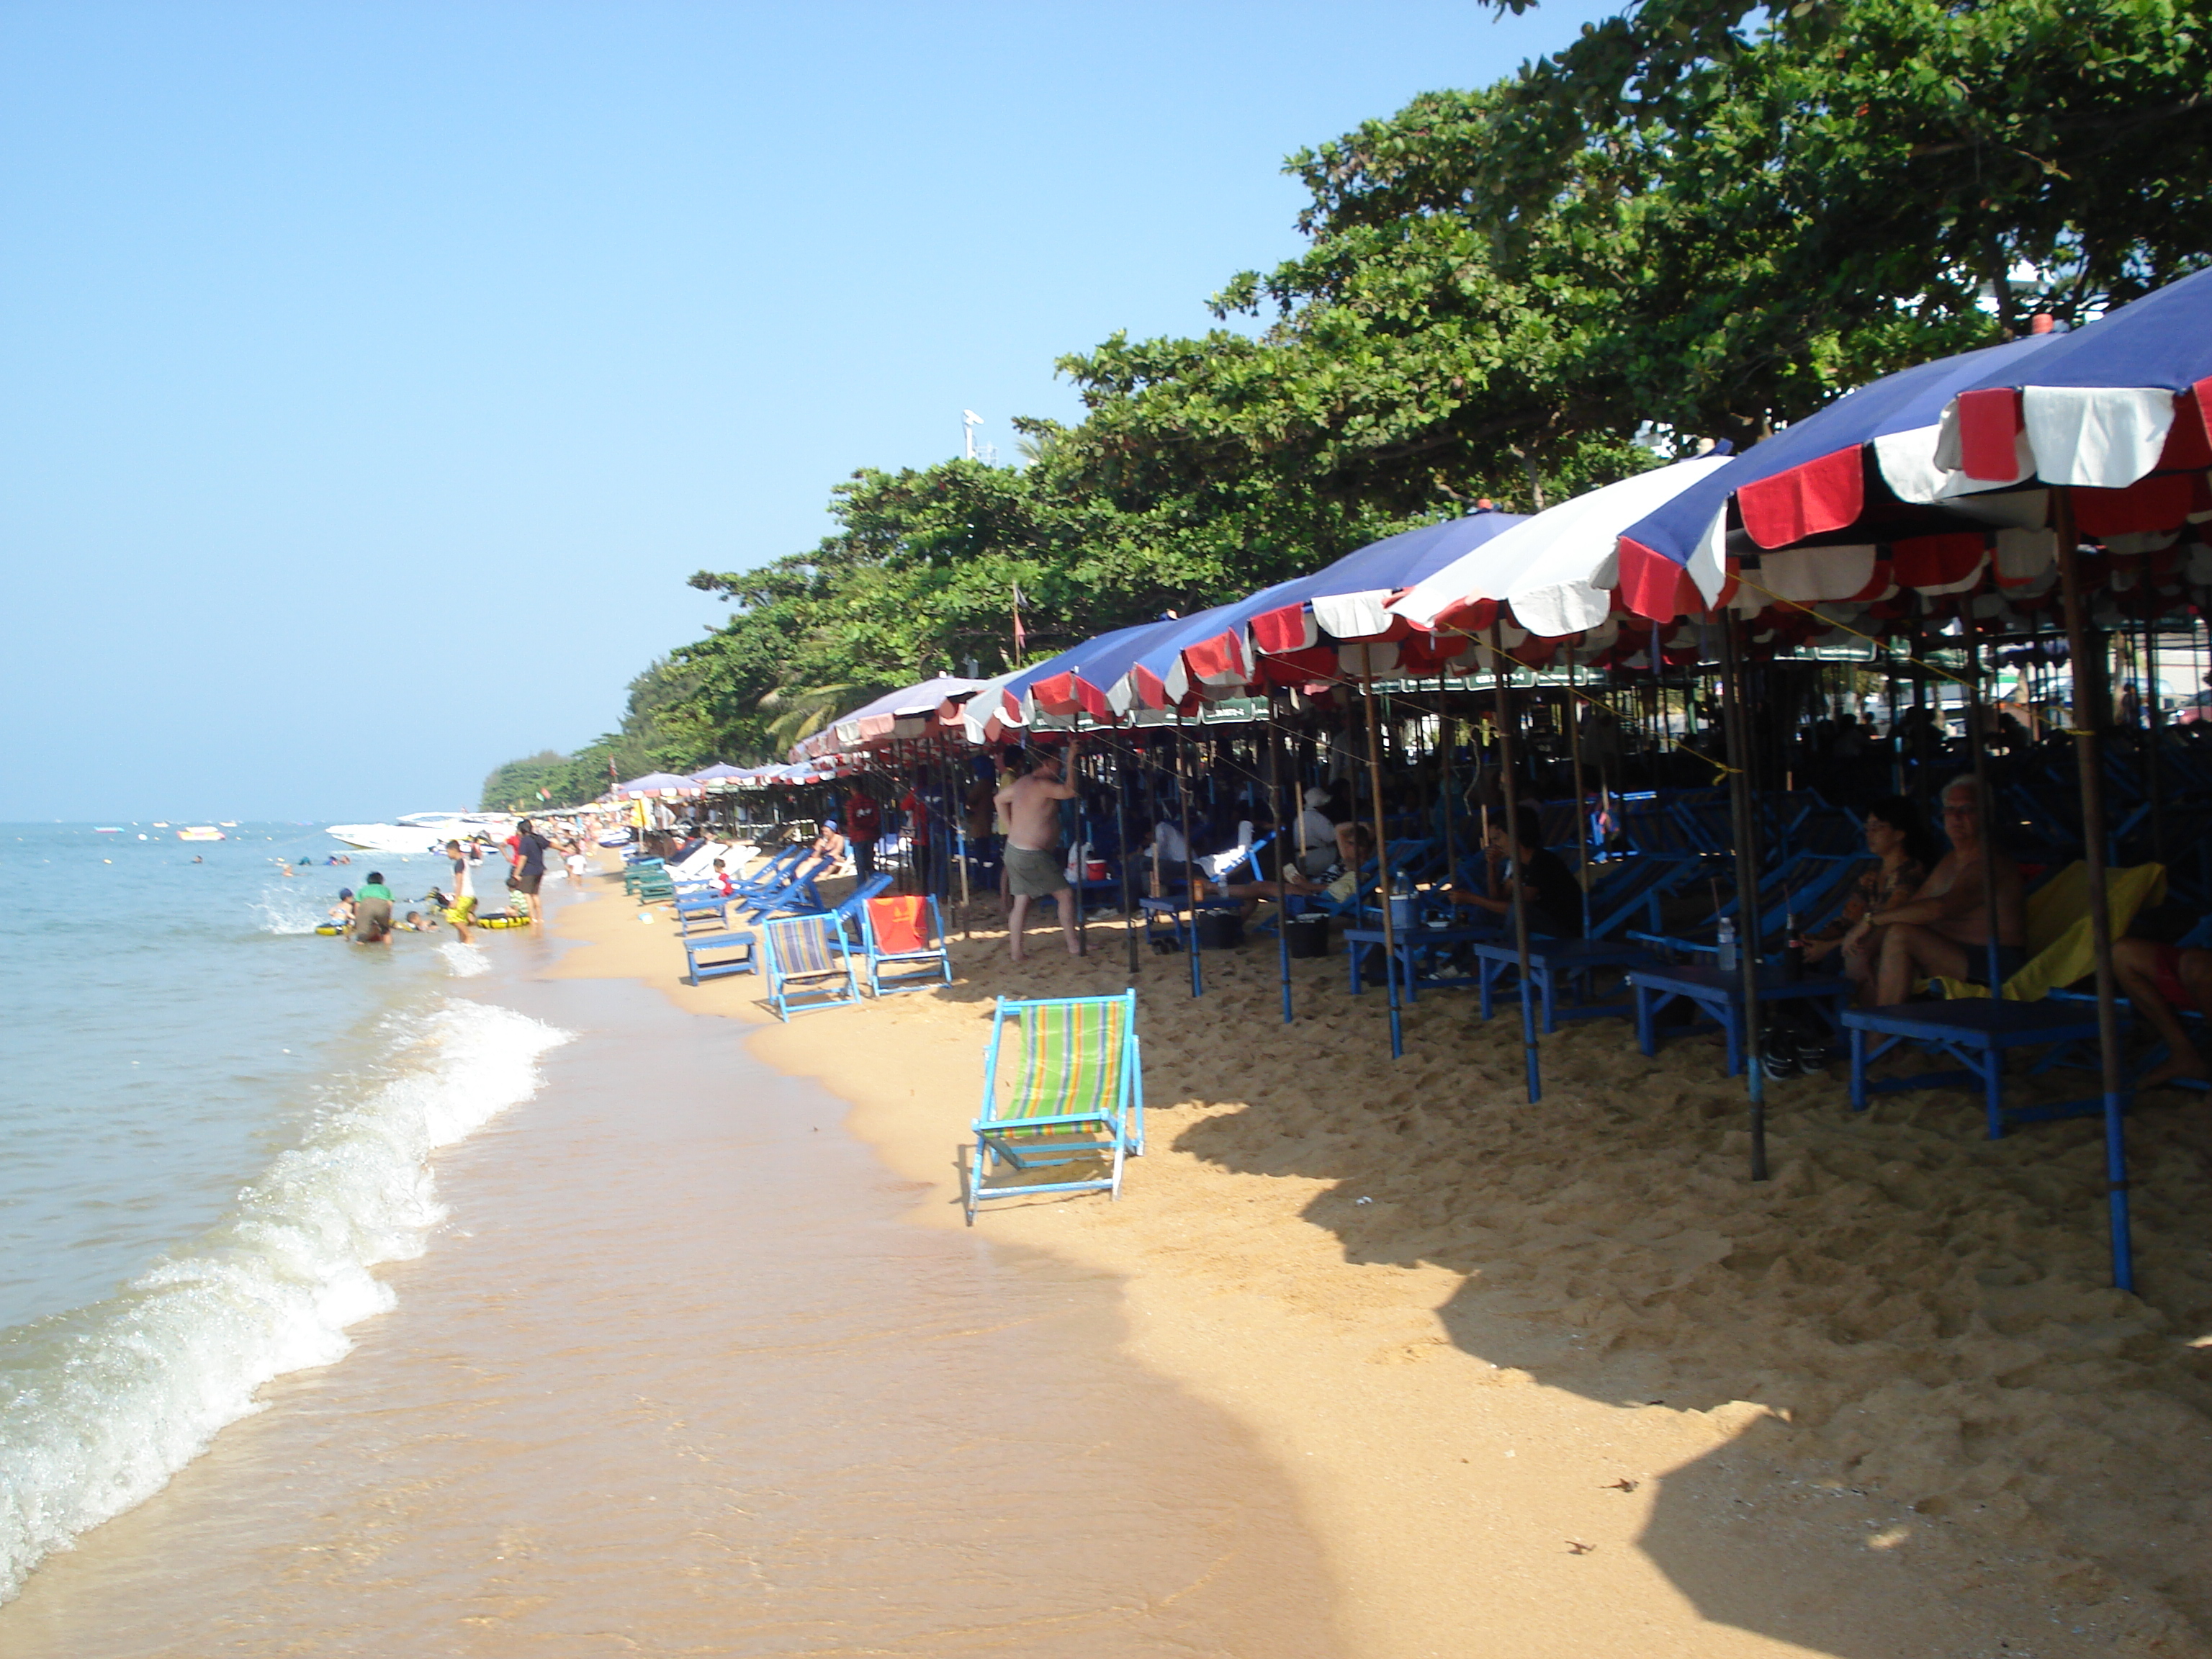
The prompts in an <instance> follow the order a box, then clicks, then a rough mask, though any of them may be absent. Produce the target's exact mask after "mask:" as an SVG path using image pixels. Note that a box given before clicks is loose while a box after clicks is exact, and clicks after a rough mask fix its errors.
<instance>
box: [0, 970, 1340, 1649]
mask: <svg viewBox="0 0 2212 1659" xmlns="http://www.w3.org/2000/svg"><path fill="white" fill-rule="evenodd" d="M659 942H660V943H661V944H662V945H663V948H666V941H665V939H662V940H661V941H659ZM507 946H512V947H513V948H502V947H507ZM490 948H492V949H493V951H494V953H495V957H499V958H501V959H502V961H503V965H504V966H505V967H506V968H507V969H510V970H512V969H515V968H520V967H521V966H523V965H525V964H526V963H530V962H532V960H533V959H534V960H536V961H538V963H540V964H541V965H542V963H544V961H545V960H546V959H548V957H550V951H548V949H547V947H546V945H545V944H544V942H540V941H522V940H500V941H496V942H495V945H493V946H492V947H490ZM483 987H489V989H485V988H483ZM467 988H468V990H469V992H470V993H471V994H483V995H487V996H489V997H490V998H492V999H493V1000H498V1001H501V1002H503V1003H506V1004H507V1005H508V1006H513V1007H516V1008H520V1009H521V1010H522V1011H523V1012H527V1013H530V1014H532V1015H535V1016H537V1017H538V1018H544V1019H546V1020H548V1021H550V1022H551V1023H553V1024H557V1025H560V1026H562V1027H563V1028H565V1029H567V1030H572V1031H574V1032H576V1033H578V1034H579V1040H578V1041H576V1042H573V1043H571V1044H569V1045H568V1046H566V1047H564V1048H561V1049H558V1050H556V1051H555V1052H554V1054H552V1055H551V1056H550V1057H549V1060H548V1062H547V1065H546V1082H545V1085H544V1088H543V1090H542V1091H540V1093H539V1094H538V1096H537V1097H535V1098H533V1099H532V1100H531V1101H529V1102H528V1103H526V1104H524V1105H523V1106H521V1107H520V1108H518V1109H515V1110H514V1111H513V1112H512V1113H510V1114H508V1115H507V1117H505V1118H504V1119H502V1120H501V1121H498V1122H497V1123H495V1125H494V1126H492V1127H490V1128H489V1129H487V1130H485V1131H483V1132H482V1133H479V1134H478V1135H477V1137H475V1138H474V1139H471V1140H470V1141H468V1142H467V1143H465V1145H463V1146H459V1147H457V1148H455V1149H453V1150H452V1151H451V1152H448V1153H447V1154H446V1155H445V1156H443V1157H442V1158H441V1159H440V1161H439V1165H438V1172H437V1174H438V1182H439V1187H440V1194H441V1199H442V1200H443V1201H444V1203H445V1204H446V1205H447V1207H448V1208H449V1210H450V1212H451V1220H450V1223H449V1224H448V1225H447V1228H446V1229H445V1230H443V1231H441V1233H440V1234H439V1235H438V1236H437V1237H436V1238H435V1240H434V1242H433V1243H432V1246H431V1249H430V1250H429V1252H428V1255H425V1256H424V1257H422V1259H420V1260H418V1261H413V1262H410V1263H406V1264H402V1265H400V1266H398V1267H395V1268H392V1269H389V1270H386V1271H387V1273H388V1276H389V1277H390V1279H392V1283H393V1285H394V1286H395V1288H396V1290H397V1291H398V1309H397V1310H396V1311H395V1312H393V1313H392V1314H390V1315H387V1316H383V1317H381V1318H379V1319H376V1320H373V1321H370V1322H367V1323H365V1324H364V1325H362V1326H361V1327H358V1328H356V1333H355V1334H356V1339H357V1342H358V1346H357V1347H356V1352H354V1353H353V1354H351V1355H350V1356H349V1358H346V1359H345V1360H344V1361H343V1362H342V1363H340V1364H337V1365H335V1366H332V1367H331V1368H329V1369H327V1370H320V1371H316V1372H310V1373H302V1374H300V1375H297V1376H292V1377H289V1378H286V1379H283V1380H282V1381H280V1382H279V1383H277V1384H276V1385H274V1386H272V1387H271V1388H270V1389H268V1390H266V1391H265V1399H266V1401H267V1409H266V1410H265V1411H264V1412H263V1413H261V1414H260V1415H258V1416H257V1417H254V1418H252V1419H247V1420H246V1421H244V1422H241V1423H239V1424H236V1425H233V1426H232V1427H231V1428H229V1429H228V1430H226V1431H224V1432H223V1433H222V1435H221V1436H220V1437H218V1439H217V1441H216V1444H215V1446H214V1448H213V1449H211V1450H210V1452H209V1453H208V1454H207V1455H204V1456H203V1457H202V1458H200V1459H199V1460H198V1461H197V1462H195V1463H193V1464H191V1466H189V1467H188V1468H185V1470H184V1471H183V1472H182V1473H181V1474H179V1476H178V1477H177V1478H176V1479H175V1480H173V1482H172V1483H171V1485H170V1486H169V1487H168V1488H167V1490H166V1491H165V1492H161V1494H159V1495H158V1496H157V1497H155V1498H154V1499H152V1500H151V1501H150V1502H149V1503H147V1504H144V1505H143V1506H142V1507H141V1508H139V1509H137V1510H134V1511H132V1512H131V1513H130V1514H127V1515H125V1516H122V1517H120V1518H118V1520H116V1521H114V1522H110V1523H108V1524H107V1525H106V1526H104V1527H101V1528H97V1529H95V1530H94V1532H93V1533H91V1534H87V1535H86V1537H85V1538H84V1539H83V1540H82V1541H81V1544H80V1547H78V1548H77V1549H76V1550H74V1551H71V1552H68V1553H63V1554H59V1555H56V1556H53V1557H51V1558H49V1559H48V1560H47V1561H46V1563H45V1564H44V1565H42V1566H41V1567H40V1569H39V1570H38V1571H37V1572H36V1573H34V1574H33V1577H32V1579H31V1581H30V1583H29V1584H28V1586H27V1589H26V1590H25V1592H24V1594H23V1595H22V1596H21V1598H20V1599H19V1600H18V1601H16V1602H15V1603H14V1604H13V1605H11V1606H9V1607H6V1608H4V1609H0V1651H4V1652H5V1653H6V1654H8V1655H9V1656H10V1659H122V1656H155V1655H174V1656H195V1659H197V1656H217V1655H222V1656H231V1655H238V1656H246V1655H252V1656H262V1655H270V1656H274V1655H294V1654H302V1655H318V1656H320V1655H338V1654H362V1655H417V1654H421V1655H428V1654H441V1655H442V1654H461V1655H508V1654H517V1655H520V1654H529V1655H533V1656H534V1655H551V1656H567V1655H579V1656H581V1655H602V1654H615V1653H625V1654H653V1655H661V1654H666V1655H676V1654H730V1655H753V1654H762V1655H766V1654H776V1655H784V1654H792V1655H802V1654H839V1655H843V1654H859V1653H868V1654H893V1655H969V1654H975V1655H981V1654H996V1653H1007V1654H1024V1655H1027V1654H1035V1655H1053V1656H1060V1655H1066V1656H1070V1659H1089V1656H1099V1659H1107V1656H1145V1655H1160V1656H1167V1655H1176V1656H1184V1655H1253V1656H1277V1655H1280V1656H1314V1659H1325V1656H1332V1655H1334V1654H1337V1653H1339V1652H1340V1648H1339V1647H1338V1645H1337V1644H1336V1643H1335V1640H1334V1635H1333V1632H1332V1625H1331V1621H1330V1618H1329V1601H1330V1581H1329V1574H1328V1569H1327V1567H1326V1565H1325V1564H1324V1562H1323V1561H1322V1557H1321V1553H1320V1552H1319V1550H1318V1549H1317V1547H1316V1545H1315V1543H1314V1542H1313V1541H1312V1539H1311V1538H1310V1535H1309V1534H1308V1533H1307V1531H1306V1529H1305V1528H1304V1525H1303V1523H1302V1522H1301V1519H1300V1516H1299V1510H1298V1499H1297V1494H1296V1492H1295V1490H1294V1488H1293V1486H1291V1482H1289V1481H1288V1480H1286V1479H1285V1478H1284V1477H1283V1476H1282V1475H1281V1474H1279V1473H1278V1472H1277V1471H1276V1470H1275V1469H1274V1468H1273V1466H1272V1465H1271V1463H1270V1462H1269V1461H1268V1459H1267V1457H1266V1456H1265V1455H1262V1453H1261V1450H1260V1449H1259V1448H1258V1447H1257V1446H1256V1445H1255V1443H1254V1440H1253V1438H1252V1437H1251V1436H1250V1435H1249V1433H1248V1432H1247V1431H1245V1430H1244V1429H1243V1427H1242V1426H1241V1425H1238V1424H1237V1422H1236V1421H1235V1420H1234V1419H1232V1418H1231V1416H1229V1415H1228V1414H1227V1413H1224V1412H1223V1411H1221V1410H1220V1409H1218V1407H1214V1406H1212V1405H1210V1404H1208V1403H1206V1402H1204V1401H1200V1400H1197V1399H1195V1398H1194V1397H1193V1396H1192V1395H1189V1394H1188V1393H1187V1392H1185V1391H1183V1390H1182V1389H1179V1388H1178V1387H1176V1385H1175V1384H1173V1383H1170V1382H1169V1381H1166V1380H1164V1379H1163V1378H1162V1377H1160V1376H1158V1375H1156V1374H1154V1373H1152V1372H1150V1371H1148V1370H1146V1369H1144V1368H1143V1367H1142V1366H1141V1365H1139V1364H1138V1363H1136V1362H1135V1361H1134V1360H1133V1359H1132V1358H1130V1357H1129V1356H1128V1354H1127V1341H1126V1336H1127V1333H1126V1328H1125V1322H1124V1316H1123V1312H1122V1308H1121V1296H1120V1293H1119V1289H1118V1285H1117V1283H1116V1281H1115V1278H1114V1276H1113V1275H1112V1274H1111V1273H1107V1272H1103V1271H1102V1270H1100V1269H1098V1268H1096V1267H1088V1266H1085V1265H1082V1264H1079V1263H1073V1262H1070V1261H1066V1259H1064V1258H1059V1257H1054V1256H1049V1255H1045V1254H1043V1253H1041V1252H1038V1251H1036V1250H1033V1249H1025V1248H1024V1247H1022V1246H1020V1245H1018V1244H1014V1243H1007V1242H1005V1241H1001V1240H999V1239H996V1238H994V1237H988V1236H986V1235H966V1236H963V1235H960V1234H955V1233H947V1232H944V1231H927V1230H922V1229H917V1228H915V1227H913V1226H911V1225H906V1223H905V1222H904V1220H903V1219H902V1217H903V1215H904V1214H905V1212H907V1211H908V1209H909V1207H910V1206H911V1205H912V1202H913V1200H914V1196H915V1192H914V1183H913V1182H910V1181H908V1180H905V1179H902V1178H901V1177H900V1176H896V1174H894V1173H892V1172H891V1171H890V1170H887V1169H886V1168H885V1167H884V1165H883V1164H881V1163H880V1162H879V1161H878V1159H877V1158H875V1157H873V1156H872V1154H871V1153H870V1152H868V1151H866V1149H865V1148H863V1147H862V1146H860V1145H859V1144H857V1143H856V1142H855V1141H854V1139H852V1138H851V1137H850V1136H849V1135H848V1133H845V1132H844V1130H843V1128H842V1119H843V1117H844V1116H845V1109H844V1107H843V1106H842V1103H839V1102H836V1101H835V1100H833V1099H831V1098H830V1097H828V1096H827V1095H825V1094H824V1093H823V1091H821V1090H819V1089H818V1088H817V1087H816V1086H814V1085H811V1084H807V1083H804V1082H800V1081H797V1080H793V1079H787V1078H784V1077H781V1076H779V1075H777V1074H776V1073H773V1072H771V1071H769V1069H768V1068H767V1067H765V1066H763V1065H762V1064H761V1063H760V1062H759V1061H758V1060H756V1059H754V1058H752V1057H750V1055H749V1054H747V1053H746V1051H745V1048H744V1039H745V1037H746V1036H747V1035H748V1031H747V1029H746V1028H745V1027H744V1026H743V1025H740V1024H734V1023H732V1022H729V1021H726V1020H720V1019H710V1018H698V1017H696V1016H694V1015H690V1014H687V1013H684V1012H678V1010H677V1009H675V1008H674V1007H671V1006H670V1005H669V1004H668V1002H667V1001H666V1000H664V999H663V998H662V997H660V996H659V995H658V994H654V993H652V992H649V991H647V990H646V989H644V988H643V987H639V986H635V985H631V984H623V983H618V982H594V981H589V980H583V979H575V978H569V979H563V980H556V981H535V982H524V981H521V980H520V977H519V976H514V975H511V973H510V972H503V973H500V974H495V975H494V976H493V977H491V978H489V979H480V980H477V981H469V982H468V987H467Z"/></svg>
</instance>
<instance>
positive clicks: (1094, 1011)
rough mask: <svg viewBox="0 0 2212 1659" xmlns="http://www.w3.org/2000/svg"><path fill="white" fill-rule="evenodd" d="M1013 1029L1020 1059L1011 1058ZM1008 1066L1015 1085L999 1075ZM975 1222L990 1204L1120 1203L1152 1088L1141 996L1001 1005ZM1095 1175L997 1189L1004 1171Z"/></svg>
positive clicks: (986, 1057) (977, 1171) (973, 1171)
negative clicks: (1043, 1196)
mask: <svg viewBox="0 0 2212 1659" xmlns="http://www.w3.org/2000/svg"><path fill="white" fill-rule="evenodd" d="M1009 1026H1012V1027H1013V1028H1014V1030H1015V1031H1016V1033H1017V1034H1018V1041H1019V1043H1020V1045H1021V1048H1020V1053H1019V1054H1005V1053H1003V1049H1002V1045H1003V1044H1004V1042H1005V1038H1006V1029H1007V1027H1009ZM1002 1059H1004V1060H1006V1061H1007V1062H1008V1064H1007V1066H1006V1072H1007V1076H1006V1078H1004V1079H1001V1077H1000V1062H1001V1060H1002ZM1144 1150H1145V1079H1144V1067H1143V1065H1142V1063H1141V1061H1140V1060H1139V1051H1138V1047H1137V994H1136V993H1135V992H1134V991H1124V992H1123V993H1122V994H1121V995H1119V996H1110V997H1044V998H1038V999H1036V1000H1028V1001H1023V1000H1016V999H1014V998H1012V997H1000V998H999V999H998V1000H997V1002H996V1003H994V1005H993V1006H992V1010H991V1039H990V1042H989V1044H988V1046H987V1048H985V1050H984V1054H983V1109H982V1112H981V1115H979V1116H978V1117H977V1118H976V1120H975V1156H974V1159H973V1161H972V1163H971V1164H970V1167H969V1176H968V1221H969V1225H971V1226H972V1225H975V1206H977V1205H978V1204H980V1203H981V1202H982V1201H983V1200H985V1199H987V1198H1012V1197H1017V1196H1024V1197H1025V1196H1029V1195H1031V1194H1037V1193H1087V1192H1097V1191H1100V1190H1102V1189H1103V1190H1104V1191H1106V1192H1109V1193H1111V1194H1113V1195H1114V1196H1115V1198H1119V1197H1121V1167H1122V1164H1124V1162H1125V1161H1126V1160H1127V1159H1128V1158H1135V1157H1139V1156H1140V1155H1142V1153H1143V1152H1144ZM1001 1164H1004V1165H1006V1166H1008V1167H1009V1168H1010V1169H1012V1170H1017V1171H1019V1172H1021V1173H1022V1174H1024V1175H1028V1174H1030V1172H1031V1171H1035V1170H1050V1169H1054V1168H1057V1167H1059V1166H1061V1165H1065V1164H1088V1165H1090V1166H1091V1167H1092V1168H1093V1169H1094V1170H1096V1171H1097V1173H1095V1174H1091V1175H1086V1176H1081V1177H1080V1178H1071V1179H1068V1180H1065V1181H1051V1180H1048V1181H1036V1180H1023V1181H1013V1182H1008V1183H1007V1184H1006V1185H1002V1186H996V1187H994V1186H993V1185H991V1184H990V1182H991V1180H992V1177H993V1175H994V1171H995V1170H997V1169H998V1168H999V1166H1000V1165H1001Z"/></svg>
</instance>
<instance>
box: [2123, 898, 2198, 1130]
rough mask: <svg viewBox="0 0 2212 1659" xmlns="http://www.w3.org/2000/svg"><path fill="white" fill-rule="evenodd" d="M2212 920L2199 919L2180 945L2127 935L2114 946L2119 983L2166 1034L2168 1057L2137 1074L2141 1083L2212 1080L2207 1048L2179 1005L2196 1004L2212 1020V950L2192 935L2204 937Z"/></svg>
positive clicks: (2138, 1008) (2150, 1085)
mask: <svg viewBox="0 0 2212 1659" xmlns="http://www.w3.org/2000/svg"><path fill="white" fill-rule="evenodd" d="M2208 927H2212V922H2204V923H2199V924H2198V926H2197V930H2196V931H2195V932H2194V933H2189V934H2185V936H2184V937H2183V939H2182V942H2181V943H2180V944H2179V945H2160V944H2159V943H2158V942H2157V941H2155V940H2154V939H2122V940H2120V941H2119V943H2118V944H2117V945H2113V946H2112V969H2113V971H2114V972H2115V973H2117V974H2118V975H2119V980H2120V988H2121V989H2122V990H2123V991H2124V992H2126V993H2127V996H2128V1000H2129V1001H2130V1002H2132V1003H2134V1004H2135V1006H2136V1012H2137V1013H2139V1014H2141V1015H2142V1017H2143V1018H2145V1019H2147V1020H2148V1021H2149V1022H2150V1024H2151V1028H2152V1029H2153V1030H2155V1031H2156V1032H2157V1033H2158V1034H2159V1036H2161V1037H2162V1038H2164V1039H2165V1040H2166V1060H2165V1062H2164V1063H2163V1064H2162V1065H2160V1066H2154V1067H2153V1068H2152V1069H2151V1070H2149V1071H2148V1072H2146V1073H2143V1074H2142V1077H2140V1078H2138V1079H2136V1088H2138V1089H2162V1088H2164V1087H2165V1086H2166V1085H2168V1084H2170V1083H2180V1082H2195V1083H2203V1082H2205V1081H2208V1080H2212V1067H2208V1066H2206V1065H2205V1063H2204V1052H2203V1049H2201V1048H2198V1047H2197V1044H2196V1043H2195V1042H2194V1041H2192V1040H2191V1037H2190V1035H2189V1031H2188V1028H2187V1027H2185V1025H2183V1024H2182V1023H2181V1016H2180V1015H2179V1013H2177V1012H2174V1011H2175V1009H2176V1008H2177V1007H2181V1008H2186V1007H2191V1006H2193V1007H2194V1008H2195V1009H2196V1010H2197V1012H2198V1013H2199V1014H2202V1015H2203V1017H2204V1018H2206V1019H2208V1020H2212V950H2205V949H2203V948H2202V947H2200V946H2198V945H2195V944H2194V943H2192V941H2194V940H2196V939H2200V938H2203V936H2204V935H2205V933H2206V932H2207V930H2208Z"/></svg>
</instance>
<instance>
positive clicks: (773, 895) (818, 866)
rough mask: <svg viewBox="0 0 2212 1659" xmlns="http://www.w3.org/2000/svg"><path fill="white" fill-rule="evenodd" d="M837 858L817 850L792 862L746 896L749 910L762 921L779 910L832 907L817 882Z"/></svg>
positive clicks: (802, 910)
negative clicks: (815, 887) (758, 888)
mask: <svg viewBox="0 0 2212 1659" xmlns="http://www.w3.org/2000/svg"><path fill="white" fill-rule="evenodd" d="M833 862H834V860H832V859H831V858H830V857H829V854H827V853H817V854H815V855H814V856H813V857H812V858H810V859H805V860H801V861H800V862H799V863H797V864H794V865H793V866H790V868H788V869H787V870H786V871H784V872H783V873H782V874H781V877H780V878H777V879H776V880H775V881H774V882H772V883H768V884H763V886H762V887H761V889H760V890H757V891H755V892H753V893H750V894H748V895H747V896H746V898H745V912H746V914H747V915H750V916H751V917H752V918H753V919H754V920H755V921H758V920H759V919H760V918H762V917H763V916H772V915H775V913H776V912H777V911H779V910H790V911H794V912H807V911H811V912H817V913H818V912H821V911H823V910H826V909H828V908H829V906H828V905H826V904H824V903H823V902H822V896H821V895H820V894H819V893H817V892H816V891H815V890H814V883H815V879H816V878H817V877H819V876H822V875H823V874H825V873H827V872H828V871H829V867H830V866H831V864H832V863H833Z"/></svg>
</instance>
